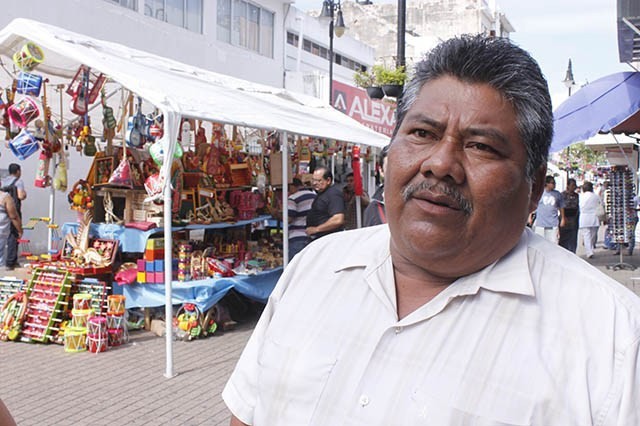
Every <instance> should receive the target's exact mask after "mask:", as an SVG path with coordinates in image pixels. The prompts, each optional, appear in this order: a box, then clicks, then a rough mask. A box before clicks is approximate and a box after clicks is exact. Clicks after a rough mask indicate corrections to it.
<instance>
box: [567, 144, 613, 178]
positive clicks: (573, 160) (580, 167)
mask: <svg viewBox="0 0 640 426" xmlns="http://www.w3.org/2000/svg"><path fill="white" fill-rule="evenodd" d="M602 164H606V157H605V154H604V153H603V152H596V151H593V150H592V149H591V148H589V147H587V146H586V145H585V143H584V142H581V143H576V144H573V145H570V146H568V147H567V148H565V149H564V150H563V151H562V154H561V161H560V163H559V164H558V167H560V168H561V169H563V170H567V171H570V172H573V173H574V174H575V175H577V176H582V175H583V174H584V172H586V171H590V170H594V169H596V168H597V166H598V165H602Z"/></svg>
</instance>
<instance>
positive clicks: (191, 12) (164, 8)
mask: <svg viewBox="0 0 640 426" xmlns="http://www.w3.org/2000/svg"><path fill="white" fill-rule="evenodd" d="M121 1H124V0H121ZM130 1H137V0H130ZM144 14H145V15H146V16H151V17H152V18H155V19H158V20H160V21H164V22H167V23H169V24H172V25H176V26H178V27H182V28H185V29H187V30H189V31H193V32H196V33H202V0H144Z"/></svg>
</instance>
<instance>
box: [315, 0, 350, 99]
mask: <svg viewBox="0 0 640 426" xmlns="http://www.w3.org/2000/svg"><path fill="white" fill-rule="evenodd" d="M336 12H337V13H336ZM320 17H321V18H324V19H330V22H329V105H331V106H333V63H334V62H335V57H334V56H335V55H334V53H333V34H334V32H335V35H336V37H342V36H343V35H344V31H345V29H346V28H347V27H346V26H345V25H344V18H343V17H342V8H341V7H340V0H324V2H323V3H322V12H320ZM334 17H336V20H335V23H334V19H333V18H334Z"/></svg>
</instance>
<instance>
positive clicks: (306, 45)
mask: <svg viewBox="0 0 640 426" xmlns="http://www.w3.org/2000/svg"><path fill="white" fill-rule="evenodd" d="M298 39H299V36H298V34H294V33H292V32H290V31H287V43H289V44H291V45H293V46H296V47H298ZM302 49H304V50H305V51H306V52H309V53H311V54H312V55H316V56H320V57H321V58H324V59H326V60H329V49H327V48H326V47H324V46H321V45H319V44H318V43H314V42H312V41H311V40H309V39H306V38H303V39H302ZM333 53H334V56H335V58H334V62H335V63H336V64H338V65H341V66H343V67H345V68H349V69H350V70H354V71H360V70H362V71H366V70H367V66H366V65H364V64H361V63H359V62H357V61H354V60H353V59H349V58H347V57H345V56H342V55H340V54H339V53H335V51H334V52H333Z"/></svg>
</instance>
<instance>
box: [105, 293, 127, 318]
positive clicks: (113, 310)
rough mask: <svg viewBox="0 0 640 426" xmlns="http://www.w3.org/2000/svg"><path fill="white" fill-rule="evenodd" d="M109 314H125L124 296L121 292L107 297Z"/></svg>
mask: <svg viewBox="0 0 640 426" xmlns="http://www.w3.org/2000/svg"><path fill="white" fill-rule="evenodd" d="M107 303H108V306H109V308H108V310H107V313H108V314H109V315H123V314H124V296H123V295H121V294H112V295H111V296H108V297H107Z"/></svg>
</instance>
